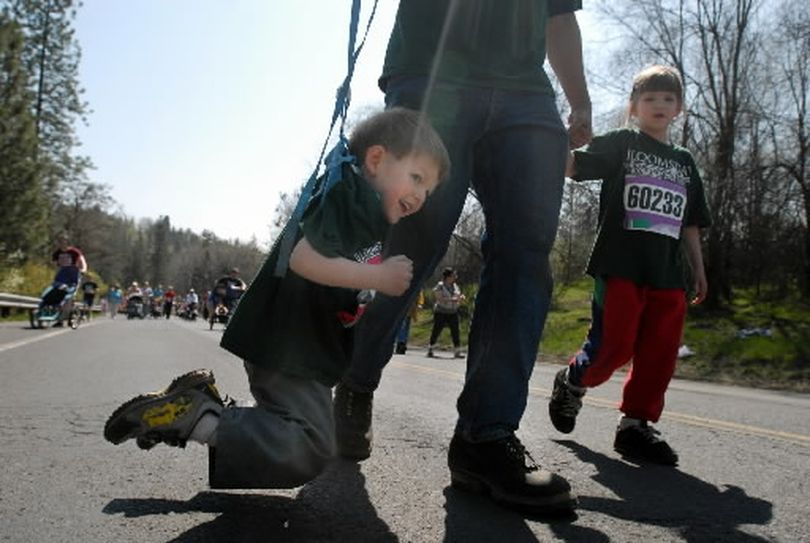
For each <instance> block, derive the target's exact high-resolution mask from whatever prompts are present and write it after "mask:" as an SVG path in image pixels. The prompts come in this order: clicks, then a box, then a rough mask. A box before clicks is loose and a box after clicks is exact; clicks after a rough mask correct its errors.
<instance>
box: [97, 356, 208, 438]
mask: <svg viewBox="0 0 810 543" xmlns="http://www.w3.org/2000/svg"><path fill="white" fill-rule="evenodd" d="M200 385H205V386H209V387H212V388H213V389H214V392H216V387H215V386H214V375H213V373H211V371H210V370H194V371H190V372H188V373H186V374H184V375H181V376H179V377H176V378H175V379H174V380H173V381H172V382H171V384H169V386H168V387H166V388H165V389H163V390H160V391H157V392H149V393H146V394H141V395H139V396H136V397H134V398H132V399H131V400H129V401H127V402H125V403H123V404H122V405H120V406H119V407H118V408H117V409H116V410H115V411H113V414H112V415H110V417H109V418H108V419H107V422H106V424H105V425H104V438H105V439H106V440H107V441H109V442H110V443H112V444H114V445H118V444H120V443H123V442H124V441H126V440H127V439H130V438H133V437H136V436H137V434H138V433H139V430H140V429H141V422H140V419H141V417H140V416H139V417H137V418H138V419H139V420H138V421H137V422H136V421H133V420H132V417H128V415H131V414H132V412H134V411H140V410H144V411H145V410H147V409H150V406H149V404H153V403H155V402H160V401H162V400H165V399H166V398H167V397H168V396H170V395H171V394H174V393H175V392H176V391H177V390H181V389H192V388H197V387H199V386H200ZM217 396H219V393H218V392H217Z"/></svg>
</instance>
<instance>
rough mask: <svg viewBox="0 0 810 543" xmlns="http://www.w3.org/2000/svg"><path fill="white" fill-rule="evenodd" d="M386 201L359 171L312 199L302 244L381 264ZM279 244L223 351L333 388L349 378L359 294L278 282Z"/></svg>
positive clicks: (290, 276) (292, 277)
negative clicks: (323, 196)
mask: <svg viewBox="0 0 810 543" xmlns="http://www.w3.org/2000/svg"><path fill="white" fill-rule="evenodd" d="M388 226H389V225H388V223H387V221H386V220H385V216H384V214H383V211H382V206H381V202H380V197H379V195H378V193H377V192H375V191H374V190H373V189H372V188H371V186H370V185H369V184H368V183H367V182H366V181H365V180H364V179H363V178H362V177H361V176H360V174H359V171H358V170H357V169H356V168H355V167H353V166H348V165H346V166H344V168H343V179H342V180H341V181H340V182H338V183H337V184H335V185H334V187H333V188H332V189H331V190H330V191H329V192H328V193H327V195H326V197H325V198H321V197H320V196H318V197H316V198H314V199H313V200H312V202H311V203H310V205H309V207H308V208H307V211H306V212H305V213H304V217H303V219H302V221H301V229H300V232H299V239H300V236H301V235H302V234H303V235H305V236H306V238H307V240H308V241H309V243H310V244H311V245H312V246H313V248H314V249H315V250H316V251H318V252H319V253H321V254H322V255H324V256H327V257H345V258H349V259H351V260H355V261H357V262H375V261H379V258H380V255H381V253H382V243H381V241H382V240H383V239H384V237H385V234H386V232H387V230H388ZM278 252H279V246H278V243H276V245H275V246H274V247H273V250H272V251H271V252H270V254H269V255H268V257H267V259H266V260H265V261H264V263H263V264H262V267H261V269H260V270H259V272H258V274H257V275H256V277H255V278H254V279H253V281H252V282H251V284H250V287H249V288H248V289H247V291H246V292H245V294H244V296H242V300H241V301H240V303H239V306H238V307H237V309H236V311H235V313H234V315H233V316H232V318H231V322H230V323H229V325H228V328H227V329H226V330H225V333H224V334H223V336H222V341H221V343H220V345H221V346H222V347H223V348H225V349H227V350H228V351H230V352H232V353H234V354H235V355H237V356H239V357H241V358H243V359H245V360H248V361H249V362H251V363H253V364H257V365H261V366H265V367H269V368H274V369H277V370H280V371H282V372H284V373H286V374H288V375H292V376H295V377H302V378H305V379H316V380H318V381H320V382H321V383H323V384H325V385H327V386H332V385H334V384H335V383H336V382H337V380H338V379H339V378H340V376H341V375H342V374H343V373H344V372H345V370H346V368H347V367H348V364H349V355H350V353H351V347H352V328H351V327H350V325H351V324H353V323H354V322H355V320H356V317H358V316H359V315H358V312H359V309H360V307H361V303H360V300H359V299H360V298H362V296H361V294H362V293H359V292H358V291H356V290H351V289H343V288H336V287H327V286H324V285H319V284H316V283H313V282H311V281H308V280H306V279H304V278H302V277H301V276H299V275H297V274H296V273H295V272H294V271H292V270H287V273H286V275H285V276H284V277H276V276H274V275H273V271H274V270H275V265H276V261H277V260H278Z"/></svg>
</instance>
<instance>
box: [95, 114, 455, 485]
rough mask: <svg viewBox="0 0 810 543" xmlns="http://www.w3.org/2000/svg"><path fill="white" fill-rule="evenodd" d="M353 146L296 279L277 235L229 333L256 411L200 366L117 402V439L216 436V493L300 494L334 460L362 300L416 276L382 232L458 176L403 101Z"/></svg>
mask: <svg viewBox="0 0 810 543" xmlns="http://www.w3.org/2000/svg"><path fill="white" fill-rule="evenodd" d="M349 151H350V152H351V154H352V155H353V157H354V160H353V161H352V162H347V163H344V164H343V165H342V171H341V173H342V178H341V180H340V182H338V183H336V184H334V186H332V188H331V189H330V190H328V192H326V193H325V194H324V191H323V190H321V188H322V187H323V182H324V178H321V180H320V181H319V184H318V186H317V187H316V190H315V193H314V194H315V196H314V197H313V199H312V201H311V202H310V203H309V205H308V208H307V210H306V211H305V213H304V215H303V218H302V220H301V224H300V230H299V233H298V239H297V242H296V244H295V246H294V249H293V251H292V254H291V255H290V263H289V270H288V271H287V273H286V275H285V276H284V277H277V276H275V275H274V270H275V267H276V263H277V261H278V258H279V253H280V249H279V244H278V243H277V244H276V246H275V247H274V249H273V251H271V253H270V255H269V256H268V258H267V259H266V260H265V262H264V264H263V266H262V268H261V270H260V271H259V273H258V274H257V276H256V277H255V279H254V280H253V282H252V284H251V285H250V287H249V289H248V290H247V292H246V293H245V294H244V296H243V297H242V299H241V301H240V303H239V305H238V307H237V309H236V311H235V313H234V315H233V317H232V319H231V322H230V324H229V325H228V328H227V329H226V331H225V333H224V335H223V338H222V342H221V345H222V347H224V348H225V349H227V350H229V351H231V352H232V353H234V354H236V355H237V356H239V357H240V358H242V359H244V366H245V371H246V372H247V377H248V381H249V383H250V390H251V393H252V394H253V396H254V398H255V400H256V403H257V405H256V406H255V407H235V406H231V405H228V406H226V405H225V402H224V401H223V400H222V398H221V397H220V395H219V393H218V392H217V389H216V388H215V386H214V376H213V375H212V373H211V372H210V371H209V370H197V371H193V372H190V373H187V374H185V375H182V376H180V377H178V378H177V379H175V380H174V381H173V382H172V383H171V384H170V385H169V387H168V388H166V389H164V390H162V391H160V392H156V393H151V394H146V395H142V396H138V397H136V398H134V399H132V400H130V401H128V402H127V403H125V404H123V405H122V406H121V407H119V408H118V409H117V410H116V411H115V412H114V413H113V414H112V416H111V417H110V418H109V420H108V421H107V424H106V426H105V429H104V435H105V437H106V438H107V440H109V441H111V442H112V443H115V444H118V443H122V442H123V441H125V440H127V439H130V438H135V439H136V440H137V443H138V444H139V445H140V446H141V447H142V448H150V447H152V446H154V445H155V444H157V443H160V442H164V443H167V444H169V445H180V446H183V445H185V443H186V441H188V440H191V441H196V442H199V443H203V444H206V445H208V446H209V458H210V463H209V466H210V467H209V479H210V481H209V482H210V484H211V486H212V487H214V488H292V487H295V486H300V485H302V484H304V483H306V482H308V481H310V480H312V479H313V478H314V477H316V476H317V475H318V474H319V473H320V472H321V471H322V470H323V469H324V467H325V466H326V464H327V462H328V461H329V460H330V459H331V458H332V457H333V456H334V454H335V437H334V420H333V414H332V391H331V388H332V386H334V384H335V383H336V382H337V380H338V379H339V378H340V377H341V375H342V374H343V373H344V371H345V370H346V368H347V366H348V364H349V356H350V349H351V345H352V333H353V328H352V327H353V326H354V324H355V323H356V322H357V321H358V319H359V318H360V317H361V316H362V313H363V306H362V302H365V301H367V300H368V299H369V298H370V293H373V291H374V290H378V291H380V292H383V293H385V294H387V295H389V296H400V295H402V293H403V292H405V291H406V289H408V287H409V286H410V283H411V280H412V273H413V272H412V263H411V260H410V259H409V258H408V257H407V256H405V255H401V254H400V255H394V256H391V257H389V258H386V259H385V260H383V259H382V240H383V239H384V237H385V235H386V233H387V231H388V229H389V226H390V225H391V224H395V223H396V222H398V221H399V220H400V219H402V218H403V217H406V216H408V215H412V214H414V213H416V212H417V211H419V210H420V209H421V208H422V206H423V204H424V203H425V199H426V198H427V197H428V195H429V194H430V193H431V192H433V190H434V189H435V188H436V186H437V184H438V183H439V181H440V180H441V179H442V178H443V177H444V176H445V175H446V174H447V172H448V170H449V159H448V156H447V151H446V149H445V148H444V145H443V143H442V142H441V140H440V138H439V136H438V135H437V134H436V132H434V130H433V129H432V128H431V127H430V126H429V125H427V124H426V122H425V120H424V119H423V118H422V117H421V116H420V115H419V114H418V113H417V112H415V111H411V110H407V109H403V108H394V109H389V110H387V111H384V112H381V113H378V114H376V115H373V116H372V117H370V118H368V119H366V120H365V121H364V122H362V123H360V124H359V125H358V126H357V127H356V129H355V130H354V131H353V133H352V137H351V138H350V141H349ZM324 177H325V175H324ZM289 227H290V225H288V228H289ZM372 264H375V265H372Z"/></svg>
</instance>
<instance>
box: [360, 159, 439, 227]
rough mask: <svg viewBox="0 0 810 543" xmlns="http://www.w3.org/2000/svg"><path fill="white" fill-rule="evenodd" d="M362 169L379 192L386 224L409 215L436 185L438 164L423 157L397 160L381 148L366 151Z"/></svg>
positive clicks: (417, 209) (421, 204)
mask: <svg viewBox="0 0 810 543" xmlns="http://www.w3.org/2000/svg"><path fill="white" fill-rule="evenodd" d="M365 169H366V172H367V174H368V177H369V182H370V183H371V185H372V186H373V187H374V188H375V189H376V190H377V191H378V192H379V193H380V196H381V198H382V204H383V212H384V213H385V218H386V219H387V220H388V222H389V224H396V223H397V222H399V220H400V219H402V218H403V217H407V216H408V215H413V214H414V213H416V212H417V211H419V210H420V209H422V206H423V205H424V203H425V200H426V199H427V197H428V195H430V193H432V192H433V191H434V190H435V189H436V186H437V185H438V184H439V164H438V163H437V162H436V160H434V159H433V158H431V157H429V156H428V155H425V154H413V153H411V154H409V155H405V156H404V157H402V158H397V157H396V156H394V154H393V153H390V152H388V151H387V150H386V149H385V147H383V146H381V145H373V146H371V147H370V148H369V149H368V150H367V151H366V160H365Z"/></svg>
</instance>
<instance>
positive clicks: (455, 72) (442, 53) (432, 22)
mask: <svg viewBox="0 0 810 543" xmlns="http://www.w3.org/2000/svg"><path fill="white" fill-rule="evenodd" d="M451 4H453V5H454V11H453V12H452V14H451V19H450V20H449V21H448V24H447V33H446V36H445V39H444V42H443V47H441V48H440V47H439V45H440V43H441V42H442V32H443V29H444V28H445V19H446V18H447V16H448V10H449V8H450V6H451ZM581 7H582V2H581V1H580V0H461V1H456V0H401V1H400V3H399V10H398V11H397V16H396V20H395V22H394V29H393V31H392V32H391V39H390V40H389V42H388V50H387V51H386V55H385V66H384V67H383V74H382V76H381V77H380V88H382V90H383V91H384V90H385V86H386V82H387V81H388V79H390V78H391V77H396V76H420V75H421V76H426V75H430V74H432V73H433V68H434V66H433V63H434V60H437V61H438V66H437V67H436V72H435V73H436V78H437V79H438V80H439V81H445V82H450V83H459V84H465V85H478V86H482V87H491V88H503V89H516V90H530V91H540V92H544V93H548V94H553V90H552V87H551V84H550V83H549V79H548V76H547V75H546V73H545V71H543V61H544V59H545V56H546V23H547V21H548V18H549V17H552V16H554V15H558V14H561V13H569V12H573V11H575V10H578V9H580V8H581ZM437 51H438V54H437Z"/></svg>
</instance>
